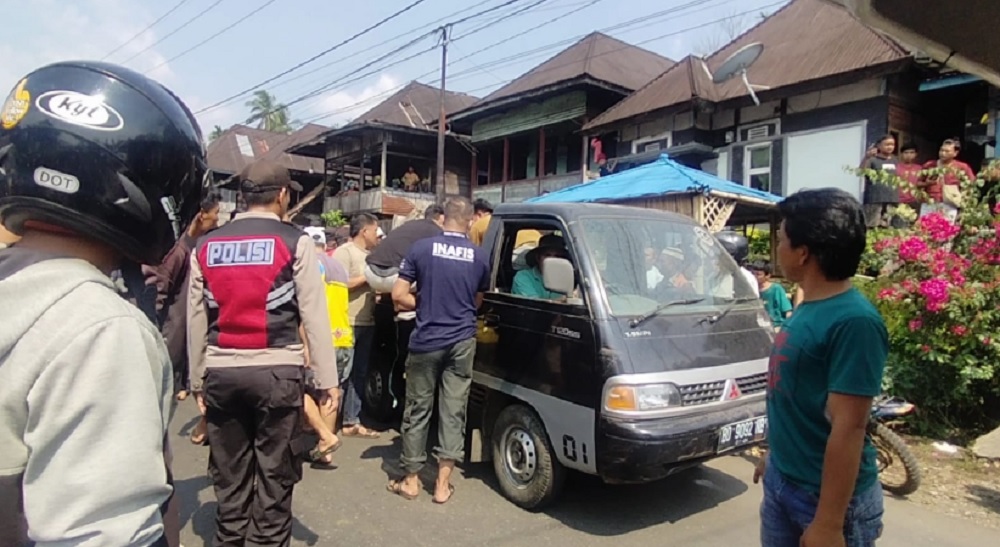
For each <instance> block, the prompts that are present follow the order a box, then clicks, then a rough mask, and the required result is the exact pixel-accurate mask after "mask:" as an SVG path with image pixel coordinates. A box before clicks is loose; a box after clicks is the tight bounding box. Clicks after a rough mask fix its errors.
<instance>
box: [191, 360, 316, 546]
mask: <svg viewBox="0 0 1000 547" xmlns="http://www.w3.org/2000/svg"><path fill="white" fill-rule="evenodd" d="M303 395H304V383H303V369H302V367H300V366H296V365H283V366H248V367H232V368H211V369H209V370H208V373H207V374H206V375H205V383H204V396H205V406H206V413H205V415H206V418H207V420H208V445H209V449H210V451H209V462H208V472H209V476H210V477H211V478H212V482H213V484H214V486H215V497H216V499H217V500H218V502H219V508H218V514H217V517H216V523H217V529H216V532H215V541H214V542H213V545H215V546H216V547H223V546H240V547H242V546H244V545H245V546H271V545H275V546H285V545H289V543H290V542H291V533H292V488H293V487H294V485H295V483H296V482H298V481H299V479H301V478H302V460H301V459H300V457H299V455H300V453H301V451H300V450H299V447H298V444H299V443H300V442H301V430H302V398H303Z"/></svg>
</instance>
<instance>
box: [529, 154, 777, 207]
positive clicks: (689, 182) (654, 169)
mask: <svg viewBox="0 0 1000 547" xmlns="http://www.w3.org/2000/svg"><path fill="white" fill-rule="evenodd" d="M692 193H698V194H714V195H716V196H719V197H726V198H730V199H734V200H737V201H742V202H745V203H751V204H755V205H763V206H767V205H773V204H776V203H778V202H779V201H781V200H782V198H781V196H776V195H774V194H771V193H768V192H763V191H760V190H755V189H753V188H749V187H746V186H743V185H740V184H736V183H735V182H730V181H728V180H723V179H720V178H719V177H716V176H715V175H710V174H708V173H706V172H704V171H700V170H698V169H692V168H690V167H685V166H683V165H681V164H679V163H677V162H675V161H673V160H671V159H670V158H669V157H668V156H667V155H666V154H663V155H661V156H660V157H659V159H657V160H656V161H654V162H652V163H647V164H645V165H640V166H639V167H635V168H632V169H629V170H627V171H622V172H621V173H614V174H611V175H607V176H603V177H601V178H599V179H597V180H596V181H594V182H586V183H583V184H577V185H576V186H570V187H569V188H563V189H562V190H559V191H556V192H551V193H548V194H545V195H544V196H538V197H536V198H531V199H529V200H527V202H528V203H564V202H578V203H579V202H595V201H603V202H611V201H624V200H631V199H640V198H650V197H656V196H663V195H668V194H692Z"/></svg>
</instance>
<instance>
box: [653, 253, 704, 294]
mask: <svg viewBox="0 0 1000 547" xmlns="http://www.w3.org/2000/svg"><path fill="white" fill-rule="evenodd" d="M691 268H692V264H691V263H690V262H689V261H687V260H685V258H684V253H683V251H681V250H680V249H678V248H677V247H666V248H664V249H663V251H661V252H660V256H659V265H658V267H657V269H658V270H659V271H660V273H661V274H663V278H662V280H661V281H660V283H658V284H657V286H656V287H655V288H657V289H674V290H682V291H692V292H693V291H694V284H693V283H692V282H691V280H690V273H689V271H690V269H691Z"/></svg>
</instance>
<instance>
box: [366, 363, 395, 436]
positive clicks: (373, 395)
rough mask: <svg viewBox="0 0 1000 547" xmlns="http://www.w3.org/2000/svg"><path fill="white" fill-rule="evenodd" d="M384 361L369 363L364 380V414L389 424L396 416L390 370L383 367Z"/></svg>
mask: <svg viewBox="0 0 1000 547" xmlns="http://www.w3.org/2000/svg"><path fill="white" fill-rule="evenodd" d="M384 363H385V361H384V360H378V361H375V360H373V362H372V363H371V366H370V367H369V369H368V377H367V378H365V393H364V402H365V412H367V413H368V415H369V416H371V417H372V418H374V419H375V420H378V421H380V422H390V421H392V419H393V418H394V417H395V416H396V412H397V410H396V409H395V408H393V394H392V391H391V390H390V387H391V386H392V381H391V379H392V369H390V368H388V367H386V366H384Z"/></svg>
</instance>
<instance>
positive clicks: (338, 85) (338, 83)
mask: <svg viewBox="0 0 1000 547" xmlns="http://www.w3.org/2000/svg"><path fill="white" fill-rule="evenodd" d="M548 1H549V0H537V1H536V2H534V3H532V4H529V5H527V6H524V7H522V8H518V9H515V10H512V11H511V12H509V13H506V14H504V15H503V16H501V17H498V18H496V19H492V20H491V21H490V22H489V23H486V24H484V25H481V26H479V27H477V28H476V29H474V30H472V31H469V32H467V33H465V34H463V35H462V36H460V37H459V38H464V37H466V36H469V35H471V34H473V33H475V32H479V31H481V30H484V29H486V28H489V27H491V26H494V25H496V24H499V23H500V22H501V21H504V20H506V19H509V18H512V17H516V16H518V15H521V14H523V13H525V12H527V11H528V10H531V9H533V8H535V7H537V6H539V5H541V4H543V3H545V2H548ZM591 1H592V2H596V1H600V0H591ZM511 3H512V2H506V3H505V4H502V5H500V6H495V7H494V8H493V9H498V8H501V7H503V6H504V5H508V4H511ZM563 7H565V6H563ZM489 11H491V10H485V11H482V12H479V13H478V14H476V15H472V16H469V17H467V18H465V19H464V20H466V21H467V20H469V19H471V18H473V17H476V16H477V15H482V14H485V13H487V12H489ZM564 16H565V15H564ZM564 16H562V17H564ZM562 17H559V18H556V19H554V20H550V22H554V21H555V20H558V19H560V18H562ZM454 24H455V23H449V24H448V25H446V26H450V25H454ZM540 26H541V25H540ZM442 28H443V27H442ZM457 39H458V38H455V39H452V40H451V41H452V42H454V41H455V40H457ZM434 49H436V46H435V47H434V48H430V49H428V50H424V51H421V52H418V53H416V54H414V55H410V56H408V57H405V58H403V59H398V60H396V61H394V62H392V63H389V64H387V65H385V66H382V67H379V68H378V69H376V70H374V71H371V72H368V73H365V74H362V75H360V76H355V77H354V78H351V79H350V80H349V81H347V82H343V78H341V79H339V80H337V81H335V82H334V84H336V85H335V86H334V87H332V88H331V87H330V86H329V85H328V86H326V88H325V89H324V90H323V91H330V90H332V89H335V88H342V87H344V86H346V85H349V84H351V83H353V82H356V81H359V80H361V79H364V78H366V77H368V76H371V75H372V74H375V73H378V72H381V71H383V70H385V69H387V68H389V67H392V66H396V65H399V64H401V63H404V62H406V61H409V60H411V59H414V58H416V57H419V56H421V55H423V54H425V53H429V52H430V51H433V50H434ZM452 64H454V62H448V65H447V66H451V65H452ZM436 72H437V70H434V71H431V72H430V73H428V74H434V73H436ZM426 76H427V75H426V74H425V75H421V76H419V77H418V78H415V79H420V78H423V77H426ZM324 117H325V116H324Z"/></svg>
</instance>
